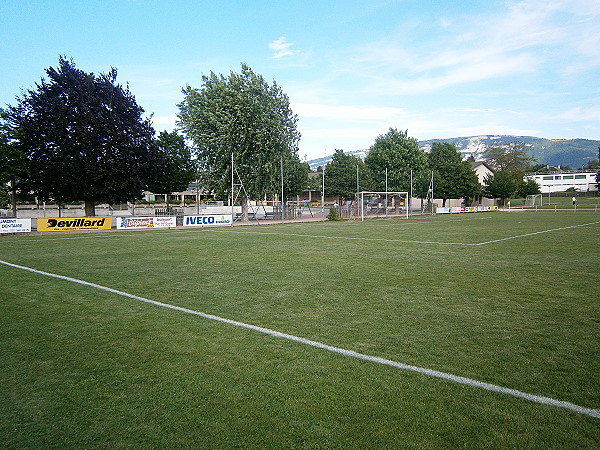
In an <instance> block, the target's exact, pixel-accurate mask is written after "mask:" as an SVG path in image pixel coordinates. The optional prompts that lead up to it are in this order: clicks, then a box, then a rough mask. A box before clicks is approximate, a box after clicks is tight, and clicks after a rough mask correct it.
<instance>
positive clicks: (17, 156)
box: [0, 109, 27, 216]
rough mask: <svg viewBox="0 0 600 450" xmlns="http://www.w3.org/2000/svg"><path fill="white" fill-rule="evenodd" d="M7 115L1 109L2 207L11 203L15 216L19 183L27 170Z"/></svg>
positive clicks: (0, 199)
mask: <svg viewBox="0 0 600 450" xmlns="http://www.w3.org/2000/svg"><path fill="white" fill-rule="evenodd" d="M7 117H8V116H7V114H6V112H5V111H4V110H3V109H0V208H4V207H6V206H8V205H9V204H10V205H11V208H12V210H13V216H16V212H17V205H16V194H17V190H18V185H19V183H20V181H21V180H22V178H23V177H25V175H26V173H27V172H26V167H25V158H24V157H23V152H21V151H20V150H19V149H18V148H17V147H16V145H15V142H14V138H13V137H14V134H13V132H12V130H11V129H10V126H9V124H8V122H7Z"/></svg>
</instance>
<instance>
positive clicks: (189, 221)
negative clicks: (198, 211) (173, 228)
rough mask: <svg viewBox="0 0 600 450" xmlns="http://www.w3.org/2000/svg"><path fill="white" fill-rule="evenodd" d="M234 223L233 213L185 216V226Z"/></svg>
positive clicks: (219, 225)
mask: <svg viewBox="0 0 600 450" xmlns="http://www.w3.org/2000/svg"><path fill="white" fill-rule="evenodd" d="M232 223H233V216H232V215H231V214H202V215H199V216H185V217H184V218H183V226H184V227H222V226H227V225H231V224H232Z"/></svg>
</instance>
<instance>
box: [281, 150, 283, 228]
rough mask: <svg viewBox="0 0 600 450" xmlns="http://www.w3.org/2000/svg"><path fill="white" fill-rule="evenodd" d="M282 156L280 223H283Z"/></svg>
mask: <svg viewBox="0 0 600 450" xmlns="http://www.w3.org/2000/svg"><path fill="white" fill-rule="evenodd" d="M283 214H284V212H283V156H282V157H281V223H283Z"/></svg>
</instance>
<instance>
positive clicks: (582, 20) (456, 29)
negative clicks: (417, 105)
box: [352, 0, 600, 94]
mask: <svg viewBox="0 0 600 450" xmlns="http://www.w3.org/2000/svg"><path fill="white" fill-rule="evenodd" d="M595 3H597V2H590V1H588V0H560V1H550V2H549V1H547V0H524V1H520V2H513V3H512V4H511V6H510V7H509V8H508V9H506V11H505V12H504V14H501V15H497V14H496V15H494V16H463V17H455V18H453V19H452V21H450V19H446V18H444V19H440V22H441V26H442V28H444V29H445V34H444V35H443V36H444V40H435V39H433V40H427V39H420V40H419V41H417V40H416V39H410V37H409V38H407V37H406V35H405V34H404V33H400V34H399V35H396V36H394V35H392V36H388V37H386V39H383V40H378V41H376V42H372V43H370V44H367V45H366V46H363V47H362V48H358V49H355V52H354V58H353V63H354V66H353V67H352V70H353V71H357V72H360V73H361V74H363V75H364V78H365V79H366V80H367V83H368V87H369V88H370V89H372V90H373V91H374V92H378V91H382V90H386V91H387V92H390V89H392V90H393V91H394V93H396V94H403V93H411V92H419V93H423V92H435V91H437V90H440V89H444V88H448V87H451V86H457V85H462V84H467V83H472V82H477V81H484V80H493V79H500V78H509V77H514V76H520V75H523V74H528V73H532V72H536V71H541V70H549V71H554V72H557V73H563V74H567V75H569V74H573V73H574V72H575V71H578V70H590V69H593V68H597V67H600V20H598V19H599V17H598V15H599V12H600V8H599V7H598V6H595ZM417 31H418V29H417V30H415V35H416V33H417ZM369 80H370V81H369Z"/></svg>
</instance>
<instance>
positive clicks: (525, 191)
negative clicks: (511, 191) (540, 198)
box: [517, 178, 542, 198]
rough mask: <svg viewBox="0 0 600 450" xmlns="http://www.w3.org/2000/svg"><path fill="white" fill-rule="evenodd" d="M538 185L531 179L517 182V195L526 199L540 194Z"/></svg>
mask: <svg viewBox="0 0 600 450" xmlns="http://www.w3.org/2000/svg"><path fill="white" fill-rule="evenodd" d="M541 193H542V191H541V190H540V185H539V184H538V183H537V181H535V180H534V179H533V178H530V179H526V180H520V181H519V182H517V195H518V196H519V197H523V198H525V197H527V196H528V195H535V194H541Z"/></svg>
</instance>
